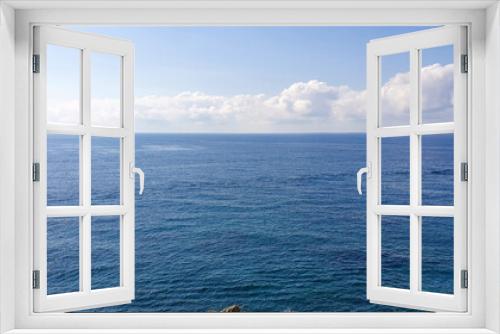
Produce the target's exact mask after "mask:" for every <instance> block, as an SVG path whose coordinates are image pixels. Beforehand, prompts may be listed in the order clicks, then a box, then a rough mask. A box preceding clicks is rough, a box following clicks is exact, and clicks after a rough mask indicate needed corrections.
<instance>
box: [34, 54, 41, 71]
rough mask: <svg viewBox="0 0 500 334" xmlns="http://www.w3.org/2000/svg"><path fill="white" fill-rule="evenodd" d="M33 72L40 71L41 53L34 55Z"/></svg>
mask: <svg viewBox="0 0 500 334" xmlns="http://www.w3.org/2000/svg"><path fill="white" fill-rule="evenodd" d="M33 73H40V55H33Z"/></svg>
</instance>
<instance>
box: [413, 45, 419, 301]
mask: <svg viewBox="0 0 500 334" xmlns="http://www.w3.org/2000/svg"><path fill="white" fill-rule="evenodd" d="M419 68H420V59H419V50H418V49H412V50H411V52H410V126H411V128H412V129H414V130H413V131H412V133H411V134H410V208H411V211H412V212H411V214H410V290H411V291H413V292H415V291H419V290H420V286H421V261H420V258H421V219H420V217H419V216H418V215H417V214H416V212H414V209H415V208H416V207H417V206H419V205H420V188H421V177H420V174H421V173H420V170H421V161H420V160H421V159H420V146H421V145H420V136H419V135H418V133H417V131H416V130H417V127H418V124H419V123H420V122H419V118H420V117H419V114H420V112H419V109H420V108H419V100H420V93H419V91H420V90H419V81H420V80H419V72H420V71H419Z"/></svg>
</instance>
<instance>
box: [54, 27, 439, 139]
mask: <svg viewBox="0 0 500 334" xmlns="http://www.w3.org/2000/svg"><path fill="white" fill-rule="evenodd" d="M71 29H76V30H80V31H86V32H91V33H96V34H101V35H108V36H113V37H118V38H122V39H127V40H130V41H132V42H133V43H134V45H135V56H136V58H135V62H136V66H135V80H136V81H135V95H136V100H137V101H141V98H143V97H157V99H156V100H154V103H157V104H155V106H156V107H155V108H157V109H158V108H161V106H160V104H158V103H159V101H160V100H161V98H163V100H161V101H163V102H162V103H164V104H165V108H166V109H175V110H177V111H176V112H177V113H181V112H182V110H181V109H182V108H187V109H190V110H191V111H190V112H191V114H190V116H189V117H187V120H186V119H181V120H179V122H178V124H177V125H178V126H177V127H175V126H173V122H175V121H176V119H174V118H171V117H169V116H166V118H165V119H163V122H164V123H165V124H164V126H163V127H162V125H160V124H159V122H157V121H155V118H154V117H150V116H151V114H155V115H156V116H158V114H160V113H161V111H159V110H156V112H154V113H150V116H147V117H142V118H141V115H142V114H141V113H142V111H141V110H142V109H141V108H140V106H138V107H137V110H136V121H137V125H138V126H137V127H138V130H139V131H154V132H157V131H160V132H163V131H167V132H169V131H175V129H178V130H179V131H181V132H185V131H187V132H191V131H192V132H197V131H202V130H203V129H204V128H203V126H204V124H203V122H204V119H205V118H207V117H205V116H207V115H206V114H203V112H202V110H201V109H199V108H198V107H197V106H199V105H203V107H204V108H208V109H210V110H212V111H213V110H215V109H217V110H220V112H219V113H218V117H219V123H220V124H216V123H217V122H215V123H214V122H213V119H212V118H210V117H208V118H209V119H205V123H206V125H205V127H206V131H202V132H219V131H222V130H228V131H229V132H231V131H234V132H239V131H243V132H247V131H248V132H254V131H255V132H260V131H259V130H263V131H264V130H265V131H271V132H273V127H272V126H270V127H267V126H263V128H262V129H260V128H256V129H253V130H252V128H251V127H247V126H239V127H232V126H231V124H230V123H231V122H234V121H235V119H234V117H233V116H228V115H229V114H230V112H229V111H228V108H230V107H231V106H234V105H235V102H234V101H235V100H234V99H233V100H231V98H234V97H238V96H242V95H244V96H246V97H247V98H245V100H244V102H243V103H246V105H248V103H255V102H249V101H250V100H249V96H253V97H254V100H255V99H258V100H259V102H258V103H257V104H256V105H257V106H261V105H269V103H268V102H269V101H268V100H266V99H272V98H273V97H277V96H280V94H281V93H282V92H284V90H286V89H290V88H293V89H292V90H291V91H292V92H297V89H298V90H300V89H302V92H304V91H310V89H309V87H310V85H302V86H300V85H298V86H293V85H294V84H298V83H311V82H312V83H313V84H312V86H314V87H315V88H317V89H319V90H320V91H321V92H326V91H329V92H330V94H334V95H335V94H337V95H339V94H344V93H339V91H337V90H333V91H332V90H328V89H327V88H326V87H336V88H338V87H348V88H349V90H350V91H356V92H362V91H364V89H365V72H366V66H365V57H366V55H365V50H366V44H367V43H368V42H369V41H370V40H371V39H376V38H381V37H385V36H391V35H396V34H401V33H406V32H411V31H416V30H421V29H426V27H132V28H121V27H71ZM433 58H434V59H433V61H434V62H438V63H442V64H443V63H446V52H444V53H443V55H441V54H440V53H439V52H434V56H433ZM398 59H399V60H398ZM405 68H406V69H407V61H406V62H405V59H404V57H395V59H394V61H391V62H390V65H387V66H386V67H385V68H384V72H386V73H387V79H389V78H390V77H392V76H394V75H396V74H397V73H400V72H401V71H404V70H405ZM101 72H103V73H106V66H105V65H103V67H102V69H101ZM63 75H64V74H63V73H61V76H63ZM55 77H59V76H58V75H56V76H55ZM314 83H316V84H314ZM317 83H320V84H317ZM321 84H325V85H326V86H325V85H321ZM62 86H64V85H63V84H62ZM61 89H62V88H61ZM350 91H349V92H350ZM183 94H184V95H183ZM186 94H191V95H190V97H188V96H186ZM193 94H194V95H193ZM196 94H197V95H196ZM301 94H302V93H301ZM101 95H106V93H105V92H101ZM178 95H181V96H180V97H179V98H178V99H176V100H172V98H173V97H175V96H178ZM261 95H264V96H265V98H260V96H261ZM193 96H194V97H193ZM301 96H303V94H302V95H301ZM169 97H170V99H168V98H169ZM214 97H217V99H215V100H216V102H211V101H215V100H213V99H212V100H211V99H210V98H214ZM223 98H227V99H228V101H230V102H227V101H223ZM287 98H288V97H287ZM190 99H191V100H190ZM193 99H194V100H195V101H196V102H193V103H194V104H193V105H195V106H196V108H195V109H196V110H194V109H193V108H189V106H188V107H186V105H188V104H189V103H190V102H189V101H192V100H193ZM240 100H241V99H239V100H238V103H241V101H240ZM254 100H252V101H254ZM278 100H279V101H282V102H283V101H284V100H283V99H281V100H280V99H279V98H278V99H276V101H278ZM285 100H286V99H285ZM306 100H307V99H305V100H304V99H303V98H301V99H300V101H298V104H296V106H297V110H299V111H300V112H302V110H308V111H311V110H312V109H311V108H315V106H316V104H314V103H309V104H308V103H307V101H306ZM179 101H181V102H179ZM200 101H201V102H200ZM266 101H267V102H266ZM226 102H227V103H226ZM285 102H286V103H289V101H288V100H286V101H285ZM148 103H153V102H151V101H150V100H148ZM179 103H180V104H179ZM211 103H212V104H211ZM214 103H215V104H214ZM280 103H281V102H280ZM325 103H326V102H325ZM181 104H182V106H181ZM330 104H331V103H330ZM172 105H174V107H173V106H172ZM222 105H224V107H221V106H222ZM238 105H239V104H238ZM316 107H317V108H320V109H321V108H329V107H325V104H324V103H320V104H318V105H317V106H316ZM221 108H222V109H221ZM257 108H258V107H257ZM273 108H274V106H273ZM143 109H144V108H143ZM275 109H276V108H274V109H273V110H275ZM193 110H194V111H193ZM164 112H165V113H168V110H164ZM305 113H306V111H304V112H303V113H302V114H303V115H305ZM201 114H203V115H202V116H200V115H201ZM222 114H223V116H221V115H222ZM312 114H314V112H313V113H312ZM193 115H194V116H193ZM240 115H241V113H240ZM303 115H302V116H303ZM318 115H319V114H318ZM318 115H316V114H315V115H314V117H315V119H318V117H319V116H318ZM198 116H200V117H198ZM317 116H318V117H317ZM245 117H246V116H245ZM256 117H258V115H256ZM193 118H195V121H193V122H192V124H193V126H192V127H190V126H189V124H188V123H189V122H188V121H189V119H190V120H193ZM229 118H231V120H229ZM285 118H286V117H285ZM344 118H345V117H344ZM239 121H240V122H243V121H244V122H246V123H248V122H252V120H251V119H250V120H249V119H248V117H247V118H246V119H244V120H242V119H240V120H239ZM221 122H222V123H221ZM282 123H283V124H285V125H284V126H283V127H282V129H276V131H283V132H288V131H291V132H295V131H297V132H302V131H301V125H300V123H301V122H295V123H297V124H295V125H293V126H292V125H290V124H291V123H294V120H287V119H284V120H283V122H282ZM302 123H303V122H302ZM306 123H307V122H306ZM313 123H314V122H313ZM361 123H362V122H360V121H359V120H356V124H354V123H353V122H347V123H346V124H345V125H344V126H343V129H345V130H346V131H359V130H361V129H362V126H360V124H361ZM240 125H241V124H240ZM261 125H262V124H261ZM306 127H307V129H305V130H304V131H306V132H310V131H314V124H312V123H311V124H309V125H307V126H306ZM327 130H328V128H323V127H322V126H319V128H318V131H327ZM341 130H342V129H340V128H339V126H336V127H335V129H333V128H332V131H341Z"/></svg>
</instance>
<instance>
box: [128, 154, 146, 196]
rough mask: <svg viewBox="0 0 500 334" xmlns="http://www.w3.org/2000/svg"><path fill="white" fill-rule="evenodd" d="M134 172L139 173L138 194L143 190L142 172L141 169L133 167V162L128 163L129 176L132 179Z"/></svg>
mask: <svg viewBox="0 0 500 334" xmlns="http://www.w3.org/2000/svg"><path fill="white" fill-rule="evenodd" d="M135 174H137V175H139V195H142V193H143V192H144V172H143V171H142V169H140V168H138V167H135V166H134V164H133V163H132V162H131V163H130V178H131V179H133V178H134V176H135Z"/></svg>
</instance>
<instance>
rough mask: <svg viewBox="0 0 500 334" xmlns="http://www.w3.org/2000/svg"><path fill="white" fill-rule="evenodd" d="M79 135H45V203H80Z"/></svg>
mask: <svg viewBox="0 0 500 334" xmlns="http://www.w3.org/2000/svg"><path fill="white" fill-rule="evenodd" d="M79 184H80V137H79V136H68V135H48V136H47V205H79V204H80V186H79Z"/></svg>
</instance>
